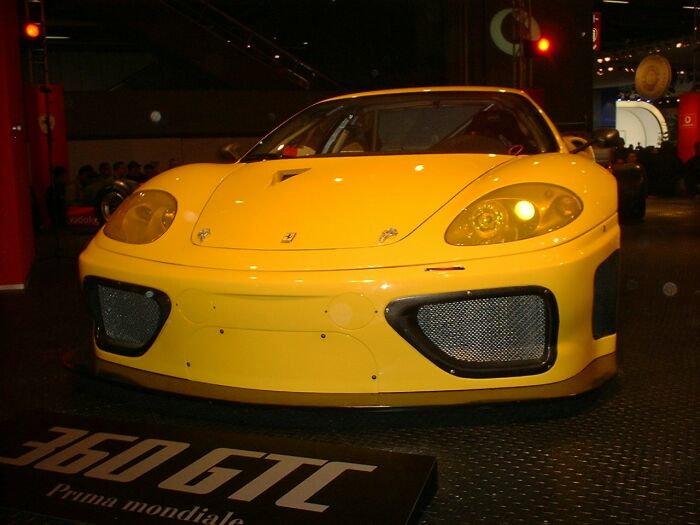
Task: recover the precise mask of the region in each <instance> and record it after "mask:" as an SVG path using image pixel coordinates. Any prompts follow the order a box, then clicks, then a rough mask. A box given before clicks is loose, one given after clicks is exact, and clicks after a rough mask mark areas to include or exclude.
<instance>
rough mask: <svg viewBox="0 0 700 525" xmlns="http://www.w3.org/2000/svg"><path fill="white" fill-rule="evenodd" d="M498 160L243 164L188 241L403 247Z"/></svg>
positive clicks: (398, 158) (273, 246) (255, 246)
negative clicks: (427, 222)
mask: <svg viewBox="0 0 700 525" xmlns="http://www.w3.org/2000/svg"><path fill="white" fill-rule="evenodd" d="M512 159H513V157H510V156H496V155H395V156H381V157H380V156H374V157H355V158H347V157H342V158H341V157H336V158H323V159H303V158H297V159H284V160H273V161H262V162H255V163H249V164H243V165H240V166H239V167H238V169H236V170H234V172H233V173H231V174H230V175H229V176H228V177H226V178H225V179H224V180H223V181H222V182H221V184H219V186H218V187H217V188H216V190H215V191H214V192H213V194H212V195H211V197H210V199H209V201H208V202H207V204H206V206H205V208H204V210H203V211H202V213H201V214H200V216H199V220H198V221H197V224H196V225H195V228H194V229H193V232H192V242H193V243H194V244H196V245H201V246H207V247H212V248H231V249H251V250H313V249H336V248H361V247H372V246H381V245H386V244H391V243H395V242H398V241H400V240H401V239H403V238H405V237H406V236H407V235H409V234H410V233H411V232H412V231H414V230H415V229H416V228H417V227H418V226H419V225H420V224H421V223H423V222H424V221H425V220H426V219H428V218H429V217H430V216H431V215H432V214H434V213H435V212H436V211H437V210H439V209H440V208H441V207H442V206H443V205H445V203H447V202H448V201H449V200H450V199H452V198H453V197H454V196H455V195H457V194H458V193H459V192H460V191H461V190H462V189H463V188H464V187H465V186H467V185H468V184H470V183H471V182H472V181H474V180H475V179H476V178H478V177H480V176H481V175H483V174H484V173H486V172H488V171H489V170H491V169H493V168H494V167H496V166H498V165H500V164H503V163H505V162H508V161H509V160H512Z"/></svg>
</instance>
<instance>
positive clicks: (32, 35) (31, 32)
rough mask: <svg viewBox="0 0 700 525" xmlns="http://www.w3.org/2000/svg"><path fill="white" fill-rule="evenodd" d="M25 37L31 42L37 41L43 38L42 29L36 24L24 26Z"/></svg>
mask: <svg viewBox="0 0 700 525" xmlns="http://www.w3.org/2000/svg"><path fill="white" fill-rule="evenodd" d="M23 31H24V36H25V37H26V38H28V39H30V40H35V39H37V38H39V37H40V36H41V27H40V26H39V24H37V23H35V22H27V23H26V24H24V28H23Z"/></svg>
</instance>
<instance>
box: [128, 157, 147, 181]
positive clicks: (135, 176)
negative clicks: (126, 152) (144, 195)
mask: <svg viewBox="0 0 700 525" xmlns="http://www.w3.org/2000/svg"><path fill="white" fill-rule="evenodd" d="M126 178H127V179H130V180H133V181H135V182H139V183H141V182H146V176H145V175H144V174H143V172H142V171H141V164H139V163H138V162H136V161H135V160H132V161H130V162H129V165H128V166H127V171H126Z"/></svg>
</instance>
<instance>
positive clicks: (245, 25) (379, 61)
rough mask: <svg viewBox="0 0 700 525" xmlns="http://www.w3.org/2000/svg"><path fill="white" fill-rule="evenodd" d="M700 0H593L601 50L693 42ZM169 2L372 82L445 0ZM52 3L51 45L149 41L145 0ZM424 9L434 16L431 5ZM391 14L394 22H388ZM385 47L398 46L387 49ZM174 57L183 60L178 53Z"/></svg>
mask: <svg viewBox="0 0 700 525" xmlns="http://www.w3.org/2000/svg"><path fill="white" fill-rule="evenodd" d="M551 1H557V2H560V1H577V0H551ZM698 2H700V0H629V2H628V3H617V2H615V3H613V2H610V1H609V0H608V1H604V0H594V2H593V6H594V10H596V11H599V12H600V13H601V15H602V35H601V36H602V51H603V52H604V53H608V52H611V51H616V50H622V49H626V48H635V47H636V48H639V47H640V46H643V45H651V44H654V43H658V42H661V41H665V40H674V39H681V38H685V39H687V40H688V41H690V38H691V36H692V34H693V28H694V13H696V12H698V11H697V10H693V9H687V8H684V6H692V5H693V4H697V3H698ZM165 3H166V4H170V5H173V3H174V4H177V5H178V6H179V8H181V9H187V10H190V11H191V15H192V17H195V18H196V17H197V16H199V14H198V13H199V11H198V10H200V11H202V5H209V6H210V9H209V10H208V13H207V15H208V16H211V13H212V12H215V13H216V12H218V13H221V16H222V17H224V18H226V19H230V20H233V21H235V22H236V23H238V22H239V23H240V24H241V25H240V27H239V28H238V29H237V31H236V32H238V33H239V35H240V33H241V31H250V32H251V33H250V34H251V35H256V37H257V36H259V37H260V38H261V39H262V41H261V42H263V43H265V45H269V46H272V47H271V49H279V50H281V51H282V53H283V56H282V60H284V59H286V60H287V61H291V62H296V63H297V64H302V65H304V67H305V65H308V66H309V67H310V68H312V69H314V70H315V71H316V72H317V73H318V74H319V75H321V76H323V75H327V76H328V77H329V78H333V79H338V80H339V82H340V83H341V84H342V83H343V80H344V79H345V78H353V79H356V78H359V77H367V78H366V80H367V81H368V82H369V81H371V80H372V78H371V77H372V76H373V75H384V76H385V77H387V78H386V79H385V80H386V82H388V81H389V80H392V79H391V76H392V75H393V76H396V77H398V76H401V75H405V74H407V73H406V71H404V70H402V69H401V67H400V64H402V63H406V62H410V61H411V53H412V52H414V51H415V48H414V47H412V45H411V43H410V42H407V41H406V35H411V34H414V33H412V32H413V31H414V30H415V26H416V20H418V19H420V17H421V16H423V13H422V12H421V10H430V8H432V6H433V5H439V3H438V2H434V3H433V2H430V1H428V0H414V1H411V2H409V1H406V0H296V1H295V2H289V1H286V0H208V1H207V2H202V1H200V0H175V2H173V1H172V0H169V1H168V2H165ZM45 5H46V18H47V29H48V34H49V35H50V36H58V37H69V39H67V40H53V39H52V40H51V41H50V42H51V44H50V45H51V46H53V47H54V48H55V49H72V50H77V49H82V50H91V51H100V50H110V51H119V50H139V49H143V50H147V49H148V48H149V45H150V44H149V41H148V39H145V38H143V36H142V34H139V33H137V32H134V31H133V30H132V28H130V26H129V24H128V23H127V21H128V20H127V18H125V16H126V17H129V19H130V20H132V21H133V20H134V19H138V18H143V17H142V13H141V12H140V10H141V7H140V6H142V5H144V4H142V3H140V2H138V1H133V2H129V1H128V0H127V1H124V0H119V1H116V2H106V1H100V0H60V1H52V0H48V1H46V2H45ZM212 10H213V11H212ZM120 15H121V16H120ZM149 16H150V15H149ZM425 16H431V15H430V13H429V12H426V13H425ZM442 16H444V14H443V15H442ZM389 19H391V23H387V20H389ZM144 20H145V21H144V23H143V24H142V30H146V31H148V26H147V25H145V24H147V23H148V20H149V18H148V17H146V18H145V19H144ZM151 20H153V18H152V17H151ZM207 23H209V22H207ZM153 24H154V25H153V28H154V31H156V30H157V21H156V20H153ZM229 25H230V24H229ZM237 27H238V26H237ZM234 36H235V35H234ZM170 38H172V39H173V41H177V40H182V38H183V36H182V35H179V34H178V33H177V31H175V30H173V31H172V32H171V35H170ZM227 38H228V37H227ZM240 38H243V37H240ZM245 38H248V37H247V36H246V37H245ZM234 43H235V42H234ZM241 43H242V40H241V41H240V42H239V44H241ZM386 49H391V52H390V53H387V52H386ZM276 52H277V51H275V53H276ZM692 53H693V52H692V50H690V49H689V50H688V51H687V52H686V54H685V56H684V58H682V59H679V60H683V61H689V60H690V61H692V57H690V58H689V55H688V54H692ZM173 56H174V59H175V60H176V59H177V58H176V57H177V53H174V54H173ZM339 57H342V60H339ZM253 58H255V57H253ZM344 77H345V78H344ZM387 79H388V80H387ZM219 80H220V79H219ZM407 80H408V81H409V82H410V80H411V79H407ZM346 84H347V83H346ZM326 86H330V84H328V83H327V84H326Z"/></svg>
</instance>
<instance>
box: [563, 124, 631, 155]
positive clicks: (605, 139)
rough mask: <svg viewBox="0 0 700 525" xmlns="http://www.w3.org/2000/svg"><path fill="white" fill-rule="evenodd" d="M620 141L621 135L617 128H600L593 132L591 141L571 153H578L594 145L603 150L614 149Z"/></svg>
mask: <svg viewBox="0 0 700 525" xmlns="http://www.w3.org/2000/svg"><path fill="white" fill-rule="evenodd" d="M619 140H620V133H619V132H618V131H617V130H616V129H615V128H600V129H597V130H595V131H594V132H593V135H592V137H591V140H589V141H588V142H585V143H583V144H580V145H578V146H576V147H575V148H574V149H572V150H571V153H578V152H580V151H583V150H584V149H586V148H587V147H589V146H592V145H594V144H596V145H598V146H601V147H603V148H613V147H615V146H617V143H618V141H619Z"/></svg>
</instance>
